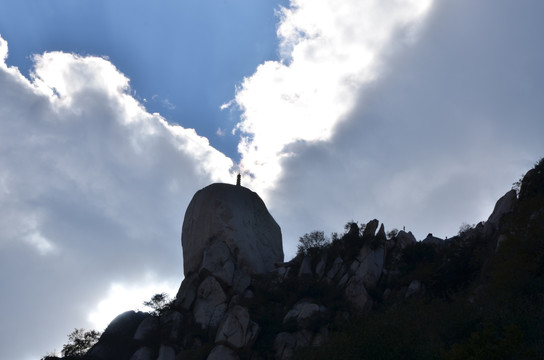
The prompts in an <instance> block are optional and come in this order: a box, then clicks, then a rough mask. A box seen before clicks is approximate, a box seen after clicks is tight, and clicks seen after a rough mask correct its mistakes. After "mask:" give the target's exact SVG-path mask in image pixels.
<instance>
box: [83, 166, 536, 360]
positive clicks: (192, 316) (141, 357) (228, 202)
mask: <svg viewBox="0 0 544 360" xmlns="http://www.w3.org/2000/svg"><path fill="white" fill-rule="evenodd" d="M543 166H544V165H543ZM540 174H541V173H540V172H534V173H532V174H530V176H531V181H532V182H531V186H532V187H531V188H529V187H525V193H526V194H533V193H537V194H540V193H542V191H541V190H539V189H540V188H539V186H540V187H542V188H544V186H542V184H540V183H538V184H537V180H535V179H536V178H537V177H538V176H540ZM539 184H540V185H539ZM522 188H523V187H522ZM528 201H529V200H528ZM519 204H520V200H519V199H518V198H517V197H516V193H515V191H514V192H512V191H510V192H508V193H507V194H506V195H505V196H503V197H502V198H501V199H499V201H498V202H497V204H496V206H495V209H494V210H493V213H492V214H491V215H490V217H489V219H488V220H487V222H485V223H483V222H482V223H480V224H478V225H477V226H475V227H473V228H470V229H469V230H467V231H465V232H463V233H462V234H459V235H457V236H454V237H452V238H450V239H447V240H442V239H440V238H436V237H434V236H432V235H431V234H429V236H428V237H427V238H426V239H424V240H423V241H419V242H418V241H416V238H415V237H414V235H413V234H412V233H411V232H406V231H399V232H391V233H389V235H388V236H390V238H388V237H387V236H386V231H385V226H384V224H381V225H380V223H379V221H378V220H376V219H374V220H372V221H370V222H368V223H367V224H366V226H365V227H364V230H363V232H362V234H361V233H360V230H359V227H358V226H357V225H356V224H351V226H350V228H349V231H348V232H346V233H345V234H344V235H343V236H341V237H340V238H338V239H335V240H334V241H333V242H332V243H331V244H329V245H327V246H324V247H321V248H316V249H312V251H309V252H307V253H301V254H299V255H297V256H296V257H295V258H294V259H292V260H291V261H289V262H285V263H284V262H283V251H282V245H281V231H280V230H279V227H278V226H277V224H276V223H275V221H274V220H273V219H272V217H271V216H270V214H269V213H268V211H267V210H266V207H265V205H264V203H262V200H260V198H258V196H257V195H256V194H255V193H253V192H251V191H249V190H247V189H244V188H241V187H240V186H231V185H226V184H214V185H211V186H209V187H207V188H204V189H202V190H201V191H199V192H198V193H197V194H196V195H195V197H194V198H193V200H192V201H191V204H190V205H189V207H188V209H187V213H186V217H185V220H184V225H183V234H182V244H183V246H184V249H183V254H184V264H185V265H184V269H185V275H186V276H185V279H184V280H183V282H182V284H181V286H180V289H179V292H178V294H177V296H176V298H175V300H174V301H173V303H172V304H171V305H170V306H169V307H168V308H167V309H164V310H163V311H161V312H159V314H144V313H135V312H127V313H124V314H122V315H120V316H119V317H117V318H116V319H115V320H114V321H113V322H112V323H111V324H110V326H108V328H107V329H106V331H105V332H104V334H103V335H102V337H101V339H100V341H99V342H98V343H97V344H96V345H95V346H94V347H93V348H92V349H91V351H89V352H88V354H87V355H86V356H85V358H84V359H86V360H89V359H90V360H109V359H116V360H174V359H185V358H207V359H209V360H214V359H281V360H288V359H290V358H292V357H293V355H294V354H295V353H296V352H297V351H299V350H300V349H302V348H305V347H314V346H321V345H322V344H324V343H327V341H328V340H329V338H330V334H329V331H330V332H332V331H333V330H330V329H337V328H339V327H341V326H342V324H344V323H346V322H349V320H351V319H353V318H354V317H365V316H367V314H368V312H369V311H372V309H373V307H374V306H375V304H377V303H380V304H383V303H384V302H395V301H399V303H400V302H409V301H412V299H415V300H416V301H418V300H419V299H421V298H424V297H432V296H443V297H445V298H448V297H449V296H450V294H451V292H452V291H455V290H457V289H462V288H463V289H466V288H467V284H468V281H474V279H477V278H478V277H479V274H480V273H479V272H480V271H481V268H482V267H483V265H482V264H483V263H484V262H485V260H486V257H488V256H492V254H494V253H495V250H494V244H495V243H497V242H499V241H500V240H497V239H507V238H508V232H509V231H512V229H518V230H517V231H523V232H525V231H528V230H531V231H533V230H534V229H533V228H536V230H534V231H537V230H538V231H541V232H543V231H544V229H542V227H543V225H542V222H541V223H538V224H536V225H535V224H533V225H532V226H533V228H526V227H524V226H523V225H522V226H519V225H517V223H516V221H517V220H516V219H517V218H515V216H519V212H520V210H519V206H520V205H519ZM543 208H544V206H543V207H537V208H535V209H533V208H531V209H530V211H529V210H527V211H528V213H529V217H530V218H535V219H537V220H538V219H541V218H544V210H542V209H543ZM505 219H507V221H505ZM520 229H521V230H520ZM533 233H538V232H532V233H531V234H533ZM504 241H506V240H504ZM278 242H279V243H278ZM268 247H269V248H268Z"/></svg>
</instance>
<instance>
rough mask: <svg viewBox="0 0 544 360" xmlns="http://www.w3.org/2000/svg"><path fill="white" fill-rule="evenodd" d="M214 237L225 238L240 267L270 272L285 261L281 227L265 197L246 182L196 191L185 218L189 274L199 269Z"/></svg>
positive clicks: (216, 185) (253, 270) (256, 272)
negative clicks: (264, 199)
mask: <svg viewBox="0 0 544 360" xmlns="http://www.w3.org/2000/svg"><path fill="white" fill-rule="evenodd" d="M213 239H217V240H220V241H222V242H224V243H225V244H226V245H227V246H228V248H229V249H230V251H231V252H232V253H233V254H235V256H236V261H237V267H238V268H241V269H243V270H245V271H246V272H247V273H249V274H263V273H267V272H269V271H271V270H273V269H274V264H275V263H279V262H283V245H282V239H281V229H280V227H279V226H278V224H277V223H276V221H275V220H274V218H272V216H271V215H270V213H269V212H268V210H267V208H266V205H265V204H264V202H263V201H262V200H261V198H260V197H259V196H258V195H257V194H256V193H254V192H253V191H251V190H249V189H247V188H245V187H242V186H234V185H229V184H212V185H209V186H207V187H205V188H203V189H201V190H199V191H198V192H197V193H196V194H195V195H194V197H193V199H192V200H191V202H190V203H189V206H188V207H187V211H186V212H185V218H184V220H183V229H182V240H181V242H182V246H183V260H184V261H183V268H184V273H185V275H188V274H190V273H191V272H197V271H199V269H200V267H201V265H202V259H203V255H204V251H205V249H206V246H208V244H209V243H210V242H211V241H212V240H213Z"/></svg>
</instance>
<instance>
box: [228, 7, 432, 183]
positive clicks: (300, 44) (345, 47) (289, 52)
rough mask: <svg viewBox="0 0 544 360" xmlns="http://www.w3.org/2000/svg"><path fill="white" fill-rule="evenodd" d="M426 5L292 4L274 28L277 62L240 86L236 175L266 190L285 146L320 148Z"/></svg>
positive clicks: (410, 32)
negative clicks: (241, 172)
mask: <svg viewBox="0 0 544 360" xmlns="http://www.w3.org/2000/svg"><path fill="white" fill-rule="evenodd" d="M430 5H431V0H429V1H377V0H376V1H344V2H342V3H338V2H336V1H313V0H296V1H291V6H290V7H289V8H284V9H282V11H281V18H282V19H281V23H280V26H279V28H278V36H279V38H280V42H281V47H280V53H281V54H282V57H283V59H282V61H279V62H278V61H268V62H265V63H264V64H262V65H260V66H259V67H258V69H257V71H256V72H255V73H254V74H253V75H252V76H250V77H248V78H246V79H244V81H243V83H242V85H241V86H240V87H239V89H238V90H237V92H236V97H235V100H236V102H237V104H238V106H239V107H240V108H241V109H242V111H243V116H242V121H241V122H240V123H239V124H238V126H237V127H238V129H240V130H241V131H242V133H243V134H244V138H243V141H242V142H241V144H240V146H239V151H240V152H241V154H242V167H243V168H244V169H246V170H248V171H250V172H252V173H253V174H254V175H255V181H254V186H255V187H256V188H257V189H259V190H261V191H262V190H265V189H268V188H270V187H271V186H273V185H274V183H275V181H276V180H277V179H278V177H279V176H280V175H281V171H282V169H281V166H280V161H281V160H282V159H283V158H285V157H289V156H290V153H289V151H288V150H287V149H286V146H287V145H289V144H292V143H295V142H297V141H318V140H327V139H329V138H330V137H331V135H332V133H333V129H334V127H335V126H336V125H337V124H338V123H339V122H341V121H342V119H343V118H344V117H345V116H346V115H347V114H348V113H349V111H350V110H352V108H353V106H354V104H355V101H356V100H357V98H356V96H357V91H358V90H359V89H360V88H361V86H362V85H363V84H365V83H368V82H370V81H372V80H374V79H376V77H377V76H378V75H379V73H380V66H381V62H382V60H383V59H382V58H383V56H385V55H386V53H387V49H388V45H389V44H390V43H391V41H392V40H393V39H394V38H395V37H398V36H405V37H407V38H408V37H409V35H410V36H411V35H413V32H414V28H415V27H417V25H418V23H419V22H420V21H421V20H422V19H423V18H424V16H425V14H426V13H427V11H428V9H429V8H430Z"/></svg>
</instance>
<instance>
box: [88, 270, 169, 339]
mask: <svg viewBox="0 0 544 360" xmlns="http://www.w3.org/2000/svg"><path fill="white" fill-rule="evenodd" d="M178 288H179V284H176V283H172V282H166V281H161V279H158V278H157V277H156V276H153V275H151V274H146V275H145V277H144V278H143V279H140V280H139V281H138V282H137V283H135V284H124V283H117V282H113V283H112V284H111V285H110V289H109V291H108V294H107V296H106V297H105V298H104V299H102V300H100V302H99V303H98V304H97V305H96V308H95V309H94V310H93V311H92V312H91V313H90V314H89V318H88V319H89V321H90V322H91V324H92V325H93V329H96V330H98V331H103V330H104V329H105V328H106V327H107V326H108V324H109V323H110V322H111V321H112V320H113V319H114V318H115V317H116V316H117V315H119V314H121V313H123V312H125V311H127V309H133V310H140V311H150V310H151V309H148V308H145V307H144V306H143V303H144V301H149V300H150V299H151V297H152V296H153V295H155V294H161V293H166V294H167V295H168V298H170V299H173V298H174V297H175V295H176V293H177V290H178Z"/></svg>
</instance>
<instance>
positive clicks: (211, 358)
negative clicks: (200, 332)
mask: <svg viewBox="0 0 544 360" xmlns="http://www.w3.org/2000/svg"><path fill="white" fill-rule="evenodd" d="M238 359H239V357H238V355H236V353H235V352H234V351H233V350H232V349H230V348H229V347H227V346H225V345H217V346H216V347H214V348H213V349H212V351H211V352H210V355H208V357H207V360H238Z"/></svg>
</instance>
